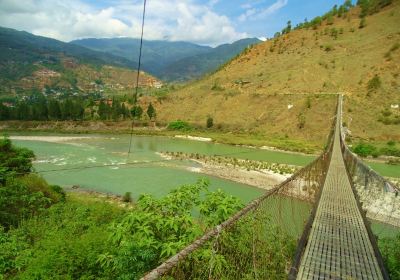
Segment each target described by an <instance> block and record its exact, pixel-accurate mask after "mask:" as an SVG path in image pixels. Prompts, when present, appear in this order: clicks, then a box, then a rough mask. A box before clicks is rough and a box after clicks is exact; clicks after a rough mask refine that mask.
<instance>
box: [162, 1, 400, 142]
mask: <svg viewBox="0 0 400 280" xmlns="http://www.w3.org/2000/svg"><path fill="white" fill-rule="evenodd" d="M359 12H360V11H359V8H358V7H356V8H353V9H352V10H351V11H350V12H349V14H348V15H347V16H346V17H345V18H338V17H335V19H334V23H333V24H332V25H327V23H326V22H324V23H323V24H322V26H319V27H318V28H317V29H316V30H313V29H311V28H310V29H308V30H306V29H301V30H295V31H292V32H291V33H289V34H287V35H284V36H281V37H279V38H278V39H273V40H269V41H267V42H265V43H262V44H259V45H257V46H254V47H253V48H251V49H249V50H248V51H246V52H244V53H243V54H241V55H240V56H239V57H238V58H236V59H235V60H233V61H232V62H231V63H229V64H228V65H227V66H225V67H223V68H222V69H221V70H220V71H218V72H217V73H215V74H213V75H210V76H208V77H206V78H204V79H202V80H200V81H197V82H194V83H192V84H190V85H189V86H187V87H185V88H183V89H182V90H179V91H178V92H176V93H174V94H173V95H170V96H169V97H168V99H167V100H166V101H164V102H163V103H162V104H161V105H160V104H159V105H158V107H159V108H158V109H159V110H158V119H159V120H160V121H164V122H169V121H172V120H176V119H182V120H187V121H189V122H192V123H196V124H201V125H203V126H204V124H205V121H206V118H207V116H208V115H210V116H212V117H213V118H214V122H215V123H216V125H221V126H222V127H227V128H229V129H231V130H239V131H245V132H249V133H257V134H262V135H263V136H265V137H267V138H271V137H272V138H282V139H283V138H289V139H296V140H300V141H304V142H308V143H312V144H316V145H318V146H320V147H321V146H322V145H323V143H324V141H325V139H326V137H325V136H326V134H327V133H328V131H329V124H330V118H331V117H332V115H333V112H334V111H335V110H334V106H335V103H336V101H335V98H334V96H333V95H329V93H338V92H343V93H345V94H346V96H347V97H348V98H347V100H346V101H345V110H344V111H345V113H346V115H345V121H346V123H347V124H349V126H350V130H351V131H352V133H353V135H354V136H356V137H362V138H374V139H375V140H387V139H397V140H400V133H399V125H398V124H397V125H395V124H389V125H385V124H383V123H381V122H379V121H378V119H379V118H380V115H381V111H382V110H385V109H388V108H390V105H391V104H398V103H400V99H399V96H400V95H399V83H400V81H399V78H400V77H399V72H400V68H399V67H400V66H399V62H400V49H397V50H394V51H391V52H390V55H389V56H388V55H387V53H388V51H389V50H390V49H391V48H392V47H393V46H395V44H396V43H400V24H399V22H400V5H399V1H395V2H394V3H393V4H392V5H390V6H388V7H386V8H384V9H383V10H382V11H380V12H379V13H377V14H374V15H371V16H368V17H367V18H366V26H365V27H364V28H359V24H360V18H359ZM333 29H334V30H336V31H333ZM335 32H337V36H336V38H335ZM374 75H378V76H379V78H380V80H381V87H379V88H378V89H376V90H373V91H371V92H370V93H369V94H368V90H367V84H368V81H369V80H370V79H371V78H373V77H374ZM308 98H310V101H307V99H308ZM288 105H293V108H291V109H288ZM308 107H309V108H308ZM392 110H393V109H392ZM396 114H398V111H396V110H395V109H394V111H393V112H392V117H393V116H394V115H396ZM350 118H351V120H350ZM302 121H304V123H305V125H304V127H303V128H299V127H301V125H300V123H301V122H302Z"/></svg>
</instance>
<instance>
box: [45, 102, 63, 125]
mask: <svg viewBox="0 0 400 280" xmlns="http://www.w3.org/2000/svg"><path fill="white" fill-rule="evenodd" d="M48 112H49V119H52V120H60V119H61V109H60V103H59V102H58V101H57V100H54V99H52V100H50V101H49V109H48Z"/></svg>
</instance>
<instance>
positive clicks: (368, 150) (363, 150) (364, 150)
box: [353, 143, 376, 157]
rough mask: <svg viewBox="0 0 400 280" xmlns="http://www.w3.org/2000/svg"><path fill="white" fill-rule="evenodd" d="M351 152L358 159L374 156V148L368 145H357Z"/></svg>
mask: <svg viewBox="0 0 400 280" xmlns="http://www.w3.org/2000/svg"><path fill="white" fill-rule="evenodd" d="M353 152H354V153H356V154H357V155H359V156H360V157H367V156H370V155H373V154H376V148H375V147H374V146H372V145H370V144H366V143H359V144H357V146H355V147H354V148H353Z"/></svg>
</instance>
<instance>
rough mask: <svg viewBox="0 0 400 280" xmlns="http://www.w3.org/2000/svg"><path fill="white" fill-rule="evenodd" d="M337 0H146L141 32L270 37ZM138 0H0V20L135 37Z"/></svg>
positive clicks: (210, 41) (56, 32)
mask: <svg viewBox="0 0 400 280" xmlns="http://www.w3.org/2000/svg"><path fill="white" fill-rule="evenodd" d="M343 2H344V0H343V1H336V0H253V1H249V0H147V3H148V5H147V14H146V25H145V38H146V39H151V40H163V39H168V40H173V41H177V40H181V41H189V42H193V43H197V44H203V45H211V46H215V45H218V44H222V43H227V42H233V41H235V40H238V39H241V38H245V37H259V38H260V37H272V36H273V34H274V33H275V32H276V31H280V30H281V29H282V28H283V27H284V26H285V25H286V22H287V21H288V20H291V21H292V23H293V25H295V24H296V23H298V22H301V21H303V20H304V18H308V19H312V18H313V17H315V16H317V15H321V14H323V13H325V12H326V11H328V10H329V9H330V8H331V7H333V5H335V4H338V5H340V4H342V3H343ZM142 5H143V0H67V1H65V0H24V1H15V0H1V1H0V26H5V27H10V28H15V29H18V30H25V31H28V32H32V33H34V34H36V35H42V36H47V37H52V38H55V39H59V40H62V41H70V40H73V39H80V38H90V37H95V38H110V37H138V36H139V34H140V20H141V11H142Z"/></svg>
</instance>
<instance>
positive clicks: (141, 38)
mask: <svg viewBox="0 0 400 280" xmlns="http://www.w3.org/2000/svg"><path fill="white" fill-rule="evenodd" d="M145 15H146V0H144V2H143V14H142V33H141V35H140V47H139V61H138V67H137V74H136V87H135V95H134V96H133V106H134V108H135V107H136V103H137V96H138V91H139V76H140V66H141V65H140V64H141V61H142V48H143V32H144V18H145ZM134 121H135V116H133V120H132V124H131V138H130V141H129V150H128V157H129V154H130V153H131V147H132V137H133V125H134Z"/></svg>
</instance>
